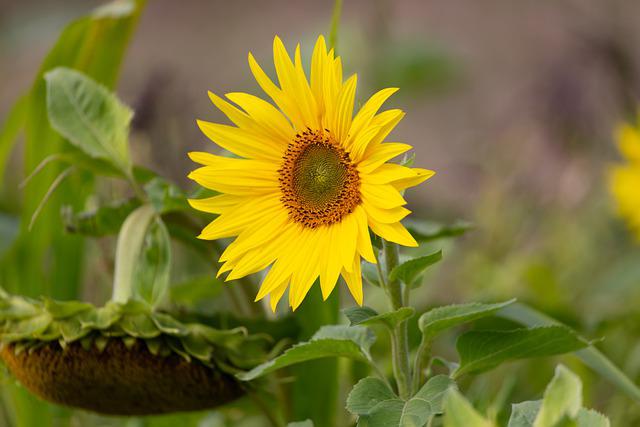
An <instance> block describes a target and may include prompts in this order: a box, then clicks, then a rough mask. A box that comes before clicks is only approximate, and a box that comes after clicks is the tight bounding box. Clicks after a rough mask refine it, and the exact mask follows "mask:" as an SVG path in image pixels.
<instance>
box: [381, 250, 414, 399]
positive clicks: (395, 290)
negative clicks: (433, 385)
mask: <svg viewBox="0 0 640 427" xmlns="http://www.w3.org/2000/svg"><path fill="white" fill-rule="evenodd" d="M382 247H383V253H384V261H385V269H386V274H385V277H386V278H387V281H386V286H385V288H386V291H387V295H388V296H389V301H390V302H391V308H392V309H393V310H398V309H399V308H401V307H404V306H405V305H406V303H407V301H406V300H408V292H405V290H404V289H403V285H402V283H401V282H400V281H399V280H397V279H396V280H391V279H390V278H389V273H390V272H391V271H392V270H393V269H394V268H395V267H396V266H397V265H398V264H399V262H400V255H399V249H398V245H397V244H395V243H391V242H387V241H383V242H382ZM391 351H392V362H393V374H394V376H395V378H396V383H397V385H398V395H399V396H400V397H401V398H402V399H408V398H409V397H411V395H412V394H413V389H412V383H411V366H410V364H409V333H408V329H407V321H406V320H404V321H402V322H399V323H398V325H397V326H396V327H394V328H393V329H392V330H391Z"/></svg>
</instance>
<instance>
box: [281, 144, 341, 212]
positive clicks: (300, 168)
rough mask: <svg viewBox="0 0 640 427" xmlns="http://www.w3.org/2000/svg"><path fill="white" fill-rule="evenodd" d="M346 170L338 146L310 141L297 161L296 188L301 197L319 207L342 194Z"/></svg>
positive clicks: (294, 169) (294, 187)
mask: <svg viewBox="0 0 640 427" xmlns="http://www.w3.org/2000/svg"><path fill="white" fill-rule="evenodd" d="M347 174H348V171H347V167H346V166H345V165H344V164H343V163H342V161H341V159H340V154H339V153H338V152H337V151H336V150H335V149H333V148H332V147H327V146H324V145H319V144H310V145H308V146H307V147H305V149H304V150H303V151H302V153H300V155H299V156H298V158H297V159H296V161H295V162H294V166H293V183H292V184H293V190H294V192H295V193H296V194H297V195H298V197H299V199H300V201H302V202H304V203H306V204H309V205H310V206H318V207H320V206H323V205H325V204H327V203H329V202H331V201H333V200H335V199H336V198H337V197H338V196H339V195H340V192H341V191H342V188H343V187H344V183H345V180H346V178H347Z"/></svg>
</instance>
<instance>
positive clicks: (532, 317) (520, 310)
mask: <svg viewBox="0 0 640 427" xmlns="http://www.w3.org/2000/svg"><path fill="white" fill-rule="evenodd" d="M498 315H499V316H501V317H504V318H506V319H510V320H513V321H514V322H518V323H520V324H522V325H526V326H530V327H532V326H540V325H562V323H560V322H558V321H557V320H555V319H553V318H551V317H549V316H547V315H546V314H544V313H541V312H539V311H537V310H535V309H533V308H531V307H528V306H526V305H524V304H521V303H516V304H513V305H511V306H509V307H505V308H503V309H502V310H500V312H499V313H498ZM576 356H578V357H579V358H580V359H581V360H582V361H583V362H584V363H585V364H586V365H587V366H589V367H591V369H593V370H594V371H596V372H597V373H599V374H600V375H601V376H602V377H603V378H606V379H607V380H609V381H610V382H611V383H612V384H614V385H615V386H616V387H618V388H619V389H620V390H622V391H624V392H625V393H627V395H628V396H630V397H631V398H632V399H634V400H636V401H640V388H639V387H638V386H637V385H636V384H634V383H633V381H631V379H629V377H627V376H626V375H625V373H624V372H622V371H621V370H620V368H618V367H617V366H616V365H614V364H613V362H611V360H609V359H608V358H607V357H606V356H605V355H604V354H602V353H601V352H600V351H599V350H598V349H597V348H595V347H588V348H585V349H582V350H580V351H578V352H576Z"/></svg>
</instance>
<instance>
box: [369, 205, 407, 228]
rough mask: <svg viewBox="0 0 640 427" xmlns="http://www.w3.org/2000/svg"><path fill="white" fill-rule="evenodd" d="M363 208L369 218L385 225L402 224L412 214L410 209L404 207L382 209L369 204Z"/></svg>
mask: <svg viewBox="0 0 640 427" xmlns="http://www.w3.org/2000/svg"><path fill="white" fill-rule="evenodd" d="M363 206H364V210H365V211H366V212H367V215H368V216H369V217H371V218H373V219H374V220H375V221H377V222H381V223H384V224H390V223H392V222H400V221H401V220H402V219H403V218H404V217H406V216H407V215H409V214H410V213H411V211H410V210H409V209H405V208H404V207H402V206H398V207H395V208H393V209H382V208H379V207H377V206H375V205H371V204H369V203H364V204H363Z"/></svg>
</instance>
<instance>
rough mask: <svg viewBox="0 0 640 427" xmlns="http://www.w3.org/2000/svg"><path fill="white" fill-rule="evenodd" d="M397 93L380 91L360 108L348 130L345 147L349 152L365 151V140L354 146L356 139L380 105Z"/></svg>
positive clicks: (386, 90) (391, 89) (388, 89)
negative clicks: (347, 139) (346, 146)
mask: <svg viewBox="0 0 640 427" xmlns="http://www.w3.org/2000/svg"><path fill="white" fill-rule="evenodd" d="M397 91H398V88H387V89H382V90H381V91H378V92H377V93H375V94H374V95H373V96H372V97H371V98H369V100H368V101H367V102H366V103H365V104H364V105H363V106H362V108H361V109H360V111H358V114H356V116H355V117H354V119H353V122H352V123H351V129H350V130H349V142H348V143H347V145H348V146H349V147H350V151H351V152H355V153H359V154H360V153H362V152H364V150H365V149H366V145H367V144H368V142H369V141H370V139H369V141H367V140H366V139H363V140H360V141H359V142H360V144H355V143H356V142H358V139H357V137H358V136H359V135H360V133H361V132H363V131H364V130H366V129H367V128H368V127H369V124H370V123H371V120H372V119H373V117H374V115H375V114H376V113H377V112H378V110H379V109H380V107H382V104H384V102H385V101H386V100H387V99H388V98H389V97H390V96H391V95H393V94H394V93H396V92H397Z"/></svg>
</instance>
